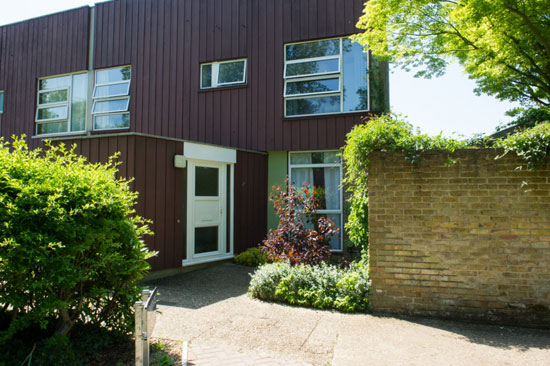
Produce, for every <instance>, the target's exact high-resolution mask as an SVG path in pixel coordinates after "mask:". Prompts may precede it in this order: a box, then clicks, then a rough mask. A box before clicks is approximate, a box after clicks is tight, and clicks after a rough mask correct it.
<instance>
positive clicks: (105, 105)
mask: <svg viewBox="0 0 550 366" xmlns="http://www.w3.org/2000/svg"><path fill="white" fill-rule="evenodd" d="M129 102H130V99H129V98H124V99H115V100H104V101H101V102H96V103H94V110H93V112H94V113H110V112H125V111H127V110H128V104H129Z"/></svg>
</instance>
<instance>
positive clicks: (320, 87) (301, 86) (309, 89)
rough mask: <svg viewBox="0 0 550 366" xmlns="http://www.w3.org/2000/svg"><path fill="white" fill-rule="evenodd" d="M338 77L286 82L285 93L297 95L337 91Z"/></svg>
mask: <svg viewBox="0 0 550 366" xmlns="http://www.w3.org/2000/svg"><path fill="white" fill-rule="evenodd" d="M339 85H340V79H338V78H334V79H322V80H305V81H293V82H288V83H287V84H286V94H287V95H299V94H307V93H321V92H328V91H333V92H334V91H336V92H337V91H338V90H339V89H340V88H339Z"/></svg>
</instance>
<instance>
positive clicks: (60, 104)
mask: <svg viewBox="0 0 550 366" xmlns="http://www.w3.org/2000/svg"><path fill="white" fill-rule="evenodd" d="M86 73H87V72H73V73H69V74H59V75H52V76H47V77H43V78H39V79H38V80H37V85H36V90H37V93H36V113H35V118H34V124H35V130H34V134H35V136H36V137H39V138H45V137H49V136H60V135H68V134H81V133H83V132H86V129H84V130H75V131H72V130H71V122H72V121H71V118H72V115H71V109H72V108H71V105H72V89H73V88H72V87H73V80H74V76H75V75H81V74H86ZM65 76H70V80H71V81H70V85H69V86H68V87H66V88H55V89H46V90H40V82H41V81H42V80H47V79H58V78H62V77H65ZM58 90H67V101H65V102H55V103H40V95H41V94H42V93H48V92H53V91H58ZM88 103H89V101H88V100H86V108H88V105H89V104H88ZM63 106H66V107H67V118H50V119H38V112H39V110H41V109H46V108H55V107H63ZM63 121H67V131H63V132H55V133H41V134H39V133H38V126H39V125H43V124H47V123H54V122H63ZM87 123H88V120H87V117H86V116H85V117H84V126H86V125H87Z"/></svg>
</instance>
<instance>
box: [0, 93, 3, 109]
mask: <svg viewBox="0 0 550 366" xmlns="http://www.w3.org/2000/svg"><path fill="white" fill-rule="evenodd" d="M3 112H4V92H0V113H3Z"/></svg>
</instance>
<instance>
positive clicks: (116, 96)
mask: <svg viewBox="0 0 550 366" xmlns="http://www.w3.org/2000/svg"><path fill="white" fill-rule="evenodd" d="M123 67H130V79H128V80H120V81H111V82H107V83H97V73H98V72H101V71H105V70H112V69H120V68H123ZM131 82H132V65H120V66H115V67H108V68H104V69H97V70H94V90H93V92H92V101H93V103H92V109H91V111H92V126H91V129H92V131H112V130H128V129H129V128H130V125H128V126H127V127H109V128H96V127H95V119H96V117H100V116H101V117H103V116H112V115H124V114H128V115H129V114H130V84H131ZM117 84H127V88H126V90H127V93H126V94H120V93H119V94H113V95H109V96H108V97H96V96H95V95H96V92H97V88H98V87H102V86H108V85H117ZM111 100H126V101H127V102H126V108H123V109H117V110H112V111H109V112H94V111H95V106H96V104H97V103H99V102H107V101H111Z"/></svg>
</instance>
